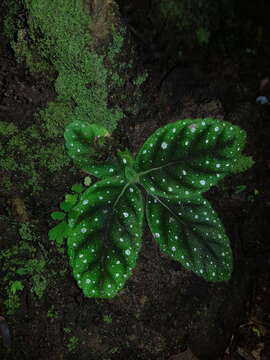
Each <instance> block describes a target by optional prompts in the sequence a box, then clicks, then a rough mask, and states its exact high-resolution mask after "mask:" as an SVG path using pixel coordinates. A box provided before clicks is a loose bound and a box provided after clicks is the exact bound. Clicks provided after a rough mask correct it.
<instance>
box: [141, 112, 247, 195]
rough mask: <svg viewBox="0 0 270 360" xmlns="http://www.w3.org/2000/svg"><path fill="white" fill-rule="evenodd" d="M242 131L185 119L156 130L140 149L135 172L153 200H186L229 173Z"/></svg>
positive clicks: (221, 123) (238, 151)
mask: <svg viewBox="0 0 270 360" xmlns="http://www.w3.org/2000/svg"><path fill="white" fill-rule="evenodd" d="M244 143H245V131H244V130H242V129H240V128H239V127H238V126H234V125H232V124H230V123H227V122H224V121H220V120H215V119H210V118H207V119H186V120H179V121H176V122H175V123H170V124H168V125H166V126H164V127H163V128H160V129H158V130H156V131H155V132H154V133H153V134H152V135H151V136H150V137H149V138H148V139H147V140H146V142H145V143H144V145H143V146H142V148H141V149H140V151H139V153H138V155H137V157H136V161H135V166H134V168H135V171H136V172H137V173H138V174H139V176H140V183H141V184H142V185H143V186H144V187H145V189H146V190H147V192H149V193H151V194H153V195H154V196H162V197H166V198H174V199H188V198H190V197H193V196H194V195H199V194H201V193H202V192H205V191H207V190H208V189H209V188H210V187H211V186H212V185H215V184H216V183H217V182H218V181H219V180H220V179H222V178H223V177H224V176H226V175H227V174H229V173H231V172H233V169H234V167H235V164H236V163H237V161H238V159H240V157H241V151H242V150H243V147H244Z"/></svg>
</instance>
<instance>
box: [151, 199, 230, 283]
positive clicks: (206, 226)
mask: <svg viewBox="0 0 270 360" xmlns="http://www.w3.org/2000/svg"><path fill="white" fill-rule="evenodd" d="M146 216H147V221H148V224H149V226H150V229H151V231H152V233H153V236H154V238H155V240H156V241H157V243H158V244H159V246H160V249H161V250H162V251H163V252H164V253H166V254H167V255H169V256H170V257H172V258H173V259H174V260H176V261H178V262H180V263H181V264H182V265H183V266H184V267H185V268H186V269H188V270H191V271H193V272H194V273H195V274H197V275H198V276H200V277H202V278H204V279H205V280H208V281H212V282H216V281H225V280H228V279H229V278H230V275H231V272H232V252H231V248H230V244H229V239H228V237H227V236H226V234H225V231H224V228H223V225H222V223H221V221H220V220H219V218H218V216H217V214H216V212H215V211H214V210H213V208H212V207H211V205H210V204H209V202H208V201H207V200H205V199H204V198H202V197H198V198H196V199H192V201H191V200H188V199H185V200H182V201H177V200H174V199H165V198H159V197H156V198H154V197H152V196H149V197H148V201H147V206H146Z"/></svg>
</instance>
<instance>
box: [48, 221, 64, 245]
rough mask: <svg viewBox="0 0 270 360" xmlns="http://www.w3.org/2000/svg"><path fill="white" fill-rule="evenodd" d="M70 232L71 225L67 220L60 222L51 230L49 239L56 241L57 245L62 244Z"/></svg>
mask: <svg viewBox="0 0 270 360" xmlns="http://www.w3.org/2000/svg"><path fill="white" fill-rule="evenodd" d="M68 234H69V227H68V224H67V223H66V222H65V221H62V222H60V223H59V224H57V225H56V226H54V227H53V228H52V229H50V230H49V233H48V235H49V240H50V241H55V242H56V244H57V245H59V246H61V245H62V244H63V242H64V239H65V238H67V236H68Z"/></svg>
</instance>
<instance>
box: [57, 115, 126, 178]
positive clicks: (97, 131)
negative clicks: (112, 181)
mask: <svg viewBox="0 0 270 360" xmlns="http://www.w3.org/2000/svg"><path fill="white" fill-rule="evenodd" d="M64 137H65V143H66V147H67V149H68V154H69V156H70V157H71V158H72V160H73V161H74V163H75V164H76V165H77V166H78V167H80V168H81V169H82V170H84V171H86V172H88V173H89V174H91V175H94V176H95V177H97V178H99V179H104V178H106V177H108V176H114V175H117V174H118V173H119V172H120V168H121V167H120V164H119V162H118V160H112V161H105V162H104V161H103V162H102V161H101V159H99V157H100V156H101V155H102V152H103V149H104V148H105V151H106V140H107V139H109V133H108V131H107V130H106V129H105V128H102V127H100V126H98V125H96V124H87V123H83V122H81V121H73V122H72V123H70V124H69V125H68V126H67V127H66V129H65V133H64Z"/></svg>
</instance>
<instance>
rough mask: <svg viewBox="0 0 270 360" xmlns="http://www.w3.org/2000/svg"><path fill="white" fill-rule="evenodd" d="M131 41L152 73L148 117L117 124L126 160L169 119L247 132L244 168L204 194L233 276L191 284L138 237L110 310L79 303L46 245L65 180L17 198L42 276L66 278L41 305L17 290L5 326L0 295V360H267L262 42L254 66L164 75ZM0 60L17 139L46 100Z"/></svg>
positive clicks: (9, 229) (233, 64)
mask: <svg viewBox="0 0 270 360" xmlns="http://www.w3.org/2000/svg"><path fill="white" fill-rule="evenodd" d="M127 21H128V19H127ZM137 42H138V49H137V51H138V52H139V53H140V51H141V53H140V59H141V62H142V65H144V66H146V67H147V68H148V71H149V74H150V81H149V83H148V84H147V85H146V87H145V96H149V97H151V98H152V99H153V102H154V106H153V107H154V108H155V112H153V114H149V113H148V114H147V116H145V117H143V116H142V117H141V118H140V121H137V122H135V121H134V120H132V121H131V120H130V119H128V118H126V119H124V121H123V122H122V123H121V124H120V126H119V129H118V132H120V135H121V136H122V137H123V138H125V140H124V141H123V142H126V141H127V142H128V143H129V144H130V149H131V150H132V151H135V150H137V149H138V147H139V146H140V145H141V144H142V143H143V142H144V140H145V139H146V138H147V137H148V136H149V135H150V134H151V133H152V132H153V130H155V129H156V128H158V127H160V126H162V125H165V124H167V123H168V122H171V121H174V120H176V119H178V118H186V117H196V118H198V117H215V118H218V119H224V120H227V121H231V122H232V123H234V124H236V125H239V126H241V127H242V128H243V129H245V130H246V131H247V134H248V143H247V147H246V153H247V154H250V155H252V157H253V159H254V161H255V164H254V166H253V167H252V168H251V169H250V170H248V171H247V172H245V173H242V174H238V175H235V176H232V177H230V178H228V179H227V178H226V180H225V181H223V182H222V183H221V184H220V186H218V187H214V188H213V189H212V190H211V191H209V193H208V194H207V197H208V198H209V199H210V200H211V203H212V204H213V207H214V208H215V209H216V210H217V212H218V213H219V215H220V218H221V219H222V221H223V223H224V225H225V228H226V230H227V233H228V235H229V236H230V239H231V244H232V247H233V251H234V261H235V265H234V268H235V270H234V273H233V276H232V278H231V280H230V281H229V282H227V283H222V284H210V283H207V282H206V281H204V280H202V279H200V278H198V277H196V276H195V275H193V274H192V273H191V272H188V271H186V270H185V269H183V268H182V267H181V266H180V265H179V264H178V263H176V262H174V261H172V260H170V259H169V258H168V257H167V256H165V255H164V254H162V253H161V252H160V251H159V249H158V248H157V246H156V244H155V242H154V241H153V239H152V237H151V234H150V232H149V231H148V229H147V228H146V229H145V233H144V241H143V247H142V250H141V252H140V257H139V260H138V264H137V267H136V269H135V270H134V273H133V276H132V278H131V279H130V280H129V281H128V282H127V285H126V286H125V288H124V290H123V291H122V292H121V293H120V294H119V295H118V296H116V297H115V298H113V299H111V300H98V299H88V298H85V297H84V296H83V295H82V293H81V291H80V290H79V289H78V288H77V286H76V284H75V282H74V280H73V278H72V276H71V274H70V272H69V268H68V265H67V260H66V259H65V257H64V256H60V257H59V259H58V253H57V251H56V249H54V246H53V245H52V244H50V243H49V242H48V240H47V232H48V230H49V213H50V211H52V210H53V209H51V208H48V206H50V205H49V204H54V206H57V203H58V202H59V200H61V198H62V196H63V194H64V193H65V192H66V185H65V184H64V181H67V182H69V183H70V184H72V183H74V178H72V179H71V178H69V179H63V185H62V186H61V185H59V186H58V187H57V190H54V191H53V192H51V191H50V183H48V184H47V186H48V191H45V192H44V193H41V194H39V197H38V198H37V197H34V196H33V197H32V198H27V195H25V194H24V195H23V202H24V203H25V204H26V205H25V207H26V211H27V213H28V214H29V218H30V219H32V217H33V219H34V220H33V221H32V223H31V225H32V226H34V228H35V229H38V230H39V232H40V242H41V243H42V244H43V246H44V247H45V249H46V250H47V251H48V252H49V254H50V257H52V258H53V257H54V261H53V262H52V263H51V264H50V263H49V264H48V267H49V268H50V266H51V269H49V270H52V271H55V272H60V271H61V270H65V269H68V270H67V271H66V273H65V276H62V275H61V276H59V278H58V277H57V276H54V277H53V278H52V280H51V281H50V283H49V285H48V287H47V289H46V293H45V295H43V297H42V298H41V299H39V298H37V297H36V296H34V295H33V294H32V293H31V289H30V288H29V287H27V286H25V288H24V289H23V291H22V295H21V306H20V307H19V309H18V310H17V312H16V313H15V314H14V315H10V316H8V315H5V308H4V300H5V299H4V294H3V295H1V294H0V315H2V316H4V317H5V319H6V321H7V323H8V326H9V328H10V330H11V333H12V341H11V348H10V349H6V348H5V347H4V346H2V345H1V344H0V357H1V358H2V359H8V360H11V359H22V360H23V359H25V360H31V359H33V360H34V359H39V360H43V359H44V360H45V359H46V360H47V359H50V360H54V359H55V360H60V359H67V360H68V359H79V360H84V359H87V360H91V359H93V360H97V359H100V360H109V359H111V360H114V359H117V360H122V359H131V360H135V359H138V360H151V359H153V360H154V359H155V360H167V359H168V360H181V359H183V360H184V359H196V358H198V359H202V360H203V359H206V360H211V359H213V360H218V359H220V360H222V359H223V360H225V359H233V360H241V359H246V360H250V359H251V360H253V359H256V360H257V359H261V360H267V359H270V315H269V314H270V287H269V280H270V272H269V265H270V245H269V234H270V231H269V230H270V222H269V206H270V197H269V195H270V190H269V189H270V177H269V168H270V146H269V144H270V121H269V119H270V107H269V105H268V104H266V105H260V104H257V103H256V97H257V96H258V94H259V87H260V81H261V80H263V79H264V78H266V77H267V76H268V75H269V67H267V65H266V64H267V62H268V63H269V61H270V57H269V55H267V52H269V50H270V43H269V44H264V47H263V48H262V49H261V50H262V54H264V55H263V59H262V54H261V53H260V55H245V53H244V49H240V50H239V51H236V50H235V51H234V52H233V53H228V52H224V51H220V50H219V51H218V50H216V49H210V50H207V51H206V50H203V51H199V52H197V50H196V51H195V50H194V52H192V51H191V50H190V55H189V56H190V58H189V57H187V58H185V60H184V61H183V62H180V63H177V64H174V65H173V66H171V67H170V68H167V67H166V66H164V65H163V62H162V61H161V62H159V60H160V59H158V56H160V54H158V55H157V54H156V52H155V53H151V52H150V51H155V50H152V49H149V52H148V53H146V52H145V45H144V44H141V43H140V40H138V39H137ZM1 50H2V51H1V57H0V120H3V121H10V122H12V123H14V124H16V125H17V126H18V127H19V128H22V129H23V128H26V127H27V126H29V125H30V124H31V123H32V122H33V121H34V114H35V113H36V112H37V110H38V109H39V108H41V107H43V106H45V105H46V103H47V102H48V101H49V100H50V99H52V97H53V90H52V89H51V88H50V87H49V86H48V85H47V84H46V83H43V81H42V79H36V78H34V77H32V76H31V74H29V72H28V70H27V69H26V68H25V67H24V66H23V65H18V64H17V63H16V61H15V59H14V55H13V52H12V50H11V48H10V47H9V45H8V43H7V42H5V41H4V39H3V38H1ZM265 56H266V57H267V59H265ZM194 59H196V60H194ZM266 60H267V61H266ZM161 64H162V65H161ZM267 86H269V85H266V87H265V88H264V89H263V90H262V91H263V95H267V91H268V90H267ZM168 94H169V95H168ZM269 94H270V91H269ZM131 95H132V94H131ZM141 115H142V114H141ZM44 177H45V178H46V177H47V174H44ZM82 178H83V175H81V178H79V179H77V182H78V181H80V180H81V179H82ZM21 180H22V181H23V179H21ZM242 185H243V186H244V187H242V190H241V191H239V189H240V188H239V186H242ZM54 189H55V188H54ZM17 193H18V194H20V182H19V181H18V183H17ZM0 197H1V194H0ZM8 200H10V199H8V198H7V196H6V195H5V196H4V195H3V196H2V198H1V205H2V209H0V213H1V215H4V216H7V217H8V218H9V220H10V221H11V222H12V223H13V225H14V226H11V225H9V224H10V223H7V222H5V221H1V222H0V233H1V239H0V247H1V249H5V248H7V244H16V241H19V237H18V227H19V223H20V221H19V220H18V218H16V214H14V211H12V209H11V208H10V206H11V205H10V201H8ZM34 214H38V216H37V215H34ZM46 217H47V219H46ZM30 222H31V220H30ZM49 270H48V271H49ZM72 339H73V340H72ZM74 339H75V340H74ZM190 350H191V351H192V353H193V354H192V353H191V352H190Z"/></svg>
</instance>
